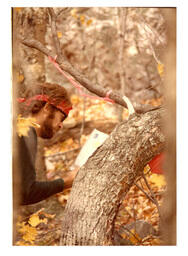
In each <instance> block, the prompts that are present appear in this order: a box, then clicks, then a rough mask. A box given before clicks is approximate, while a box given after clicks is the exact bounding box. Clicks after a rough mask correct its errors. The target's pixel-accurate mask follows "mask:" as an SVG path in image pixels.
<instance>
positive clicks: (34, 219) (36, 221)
mask: <svg viewBox="0 0 188 256" xmlns="http://www.w3.org/2000/svg"><path fill="white" fill-rule="evenodd" d="M47 222H48V220H47V219H46V218H44V219H40V218H39V216H38V215H37V214H33V215H31V217H30V219H29V221H28V223H29V224H30V225H31V226H32V227H36V226H37V225H38V224H40V223H45V224H47Z"/></svg>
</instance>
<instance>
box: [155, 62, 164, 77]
mask: <svg viewBox="0 0 188 256" xmlns="http://www.w3.org/2000/svg"><path fill="white" fill-rule="evenodd" d="M157 70H158V73H159V75H160V77H162V76H163V75H164V64H162V63H158V65H157Z"/></svg>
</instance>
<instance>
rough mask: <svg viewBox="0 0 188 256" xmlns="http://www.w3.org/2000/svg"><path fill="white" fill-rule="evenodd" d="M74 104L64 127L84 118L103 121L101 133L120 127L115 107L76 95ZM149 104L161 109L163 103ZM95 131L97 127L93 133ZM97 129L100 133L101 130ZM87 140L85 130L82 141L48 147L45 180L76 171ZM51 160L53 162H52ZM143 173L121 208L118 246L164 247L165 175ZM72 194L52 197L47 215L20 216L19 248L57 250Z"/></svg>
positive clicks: (147, 170)
mask: <svg viewBox="0 0 188 256" xmlns="http://www.w3.org/2000/svg"><path fill="white" fill-rule="evenodd" d="M71 101H72V103H73V106H74V108H73V110H72V111H71V112H70V115H69V118H68V119H67V121H66V122H65V127H66V126H71V125H72V126H73V125H74V124H76V123H78V122H82V120H83V116H84V122H87V121H95V122H97V120H103V125H102V126H103V127H101V128H102V131H104V130H105V127H104V124H106V125H108V123H109V122H112V123H114V125H115V124H116V123H118V119H117V116H118V115H117V110H116V109H115V108H114V106H113V105H112V104H108V103H105V102H104V101H101V100H93V99H92V100H91V99H86V100H85V99H83V98H80V97H78V96H76V95H73V96H72V97H71ZM147 103H148V102H147ZM149 103H151V104H153V105H158V104H160V99H159V100H153V102H149ZM127 117H128V112H127V111H126V109H124V110H123V112H122V118H123V120H125V119H126V118H127ZM99 123H100V122H99ZM112 126H113V125H112ZM95 128H96V127H95V126H94V127H93V129H95ZM97 129H99V130H100V126H99V127H97ZM107 130H108V129H107ZM88 138H89V134H85V133H84V129H83V127H82V128H81V131H80V136H79V139H77V138H76V139H75V138H72V137H70V138H68V139H66V140H63V141H58V142H57V143H55V144H54V145H51V146H49V147H45V160H46V167H47V171H46V177H47V179H48V180H53V179H56V178H59V177H62V176H63V173H64V172H66V171H69V170H70V169H73V168H74V162H75V159H76V157H77V156H78V153H79V151H80V149H81V148H82V146H83V145H84V143H85V142H86V141H87V139H88ZM49 159H51V160H50V161H49ZM144 173H145V175H144V176H143V178H141V179H139V180H137V181H136V182H135V184H134V186H132V187H131V189H130V191H129V192H128V193H127V195H126V196H125V198H124V200H123V202H122V204H121V206H120V208H119V213H118V215H117V218H116V221H115V232H114V243H115V245H145V246H148V245H160V244H161V241H160V238H159V221H160V218H159V215H160V206H161V204H162V200H163V194H164V192H165V189H166V182H165V178H164V175H163V174H156V173H153V172H151V170H150V167H149V166H148V165H147V166H146V167H145V169H144ZM69 194H70V189H68V190H65V191H64V192H62V193H58V194H56V195H54V196H53V199H54V201H55V202H56V203H55V204H56V205H58V207H56V208H58V210H56V208H55V207H52V209H50V211H48V210H47V209H46V208H45V207H42V208H40V209H37V211H35V212H32V214H26V213H25V212H24V214H21V213H20V215H19V216H18V221H17V232H18V238H17V242H16V245H19V246H22V245H28V246H29V245H32V246H40V245H43V246H44V245H52V246H58V245H59V241H60V235H61V223H62V220H63V216H62V215H63V210H64V208H65V206H66V202H67V200H68V198H69Z"/></svg>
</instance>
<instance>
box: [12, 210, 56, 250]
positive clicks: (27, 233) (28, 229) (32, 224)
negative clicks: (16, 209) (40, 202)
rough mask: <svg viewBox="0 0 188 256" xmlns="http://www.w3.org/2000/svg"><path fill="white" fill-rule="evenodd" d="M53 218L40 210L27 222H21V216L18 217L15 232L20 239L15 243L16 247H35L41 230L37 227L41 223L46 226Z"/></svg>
mask: <svg viewBox="0 0 188 256" xmlns="http://www.w3.org/2000/svg"><path fill="white" fill-rule="evenodd" d="M54 217H55V214H54V215H52V214H48V213H45V212H44V210H43V209H40V210H39V211H38V212H36V213H34V214H32V215H31V216H30V217H29V219H28V220H27V221H25V220H23V221H22V220H21V219H22V218H21V216H19V218H18V221H17V231H18V233H19V235H20V237H21V238H20V239H19V240H18V241H17V243H16V245H19V246H29V245H36V240H37V237H38V235H39V234H40V230H41V229H40V227H39V225H40V224H41V223H43V224H44V225H47V224H48V223H49V221H50V220H51V219H53V218H54Z"/></svg>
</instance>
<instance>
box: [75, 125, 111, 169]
mask: <svg viewBox="0 0 188 256" xmlns="http://www.w3.org/2000/svg"><path fill="white" fill-rule="evenodd" d="M108 136H109V135H108V134H106V133H103V132H100V131H98V130H97V129H94V130H93V131H92V133H91V134H90V136H89V138H88V140H87V141H86V143H85V144H84V146H83V147H82V149H81V151H80V153H79V154H78V156H77V158H76V161H75V163H74V164H75V166H78V167H81V166H82V165H84V164H85V163H86V161H87V160H88V158H89V157H90V156H91V155H92V154H93V152H94V151H95V150H96V149H97V148H98V147H100V146H101V145H102V144H103V142H104V141H105V140H106V139H107V138H108Z"/></svg>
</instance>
